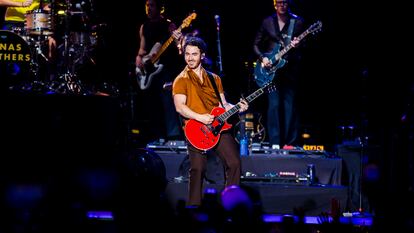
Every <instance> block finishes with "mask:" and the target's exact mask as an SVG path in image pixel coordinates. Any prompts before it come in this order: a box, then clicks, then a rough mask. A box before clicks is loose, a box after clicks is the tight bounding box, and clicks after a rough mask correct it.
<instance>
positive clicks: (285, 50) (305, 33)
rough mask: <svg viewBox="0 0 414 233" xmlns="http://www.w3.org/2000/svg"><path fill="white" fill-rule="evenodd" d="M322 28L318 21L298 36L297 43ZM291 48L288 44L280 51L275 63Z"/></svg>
mask: <svg viewBox="0 0 414 233" xmlns="http://www.w3.org/2000/svg"><path fill="white" fill-rule="evenodd" d="M321 28H322V22H320V21H318V22H316V23H314V24H313V25H312V26H310V27H309V28H308V29H307V30H306V31H304V32H302V34H300V35H299V36H298V37H297V38H298V40H299V42H300V41H301V40H302V39H303V38H305V36H307V35H308V34H309V33H313V32H315V31H318V30H320V29H321ZM291 48H293V44H292V42H290V43H289V44H288V45H287V46H286V47H285V48H284V49H282V50H280V51H279V52H278V53H277V54H276V55H275V58H276V61H278V60H280V59H281V58H282V57H283V55H285V54H286V53H287V52H288V51H289V50H290V49H291Z"/></svg>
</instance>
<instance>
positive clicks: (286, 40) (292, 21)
mask: <svg viewBox="0 0 414 233" xmlns="http://www.w3.org/2000/svg"><path fill="white" fill-rule="evenodd" d="M295 21H296V20H295V18H291V19H290V23H289V28H288V32H287V35H286V38H284V40H283V39H281V38H279V41H280V43H281V44H282V46H283V47H285V46H286V45H288V44H289V43H290V41H291V40H292V34H293V28H294V26H295ZM277 25H278V22H277V16H276V14H275V16H274V17H273V26H274V27H275V32H277V31H278V29H279V30H281V29H280V28H278V26H277Z"/></svg>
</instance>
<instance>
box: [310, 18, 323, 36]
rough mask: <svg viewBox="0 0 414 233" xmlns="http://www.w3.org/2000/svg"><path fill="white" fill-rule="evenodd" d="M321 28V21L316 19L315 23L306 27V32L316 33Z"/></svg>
mask: <svg viewBox="0 0 414 233" xmlns="http://www.w3.org/2000/svg"><path fill="white" fill-rule="evenodd" d="M321 30H322V22H321V21H317V22H316V23H314V24H312V25H311V26H310V27H309V28H308V32H309V33H313V34H315V33H317V32H320V31H321Z"/></svg>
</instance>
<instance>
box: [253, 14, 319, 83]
mask: <svg viewBox="0 0 414 233" xmlns="http://www.w3.org/2000/svg"><path fill="white" fill-rule="evenodd" d="M321 29H322V22H320V21H317V22H316V23H314V24H312V25H311V26H310V27H309V28H308V29H307V30H306V31H304V32H303V33H302V34H300V35H299V36H298V37H297V39H298V40H299V42H300V41H301V40H302V39H303V38H305V37H306V36H307V35H309V34H315V33H316V32H319V31H320V30H321ZM280 47H281V45H280V44H279V43H278V44H276V47H275V48H274V49H273V51H272V52H271V53H270V54H267V55H266V57H267V58H269V60H270V61H271V62H272V66H271V67H265V66H263V64H262V62H261V61H257V63H256V67H255V69H254V79H255V81H256V84H257V85H258V86H259V87H262V86H263V85H265V84H266V83H268V82H271V81H273V79H274V77H275V74H276V70H277V69H279V68H281V67H283V66H284V65H285V64H286V62H287V61H286V60H285V59H283V56H284V55H285V54H286V53H287V52H288V51H289V50H290V49H292V48H293V44H292V42H291V43H290V44H288V45H287V46H286V47H285V48H283V49H282V50H280ZM279 50H280V51H279Z"/></svg>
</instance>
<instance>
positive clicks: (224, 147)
mask: <svg viewBox="0 0 414 233" xmlns="http://www.w3.org/2000/svg"><path fill="white" fill-rule="evenodd" d="M205 51H206V44H205V43H204V41H203V40H202V39H200V38H198V37H192V38H188V39H187V40H186V42H185V45H184V59H185V62H186V64H187V65H186V67H185V68H184V69H183V70H182V72H181V73H180V74H179V75H178V76H177V77H176V78H175V80H174V83H173V97H174V104H175V108H176V110H177V112H178V113H179V114H180V115H181V116H182V117H183V118H184V119H185V120H187V121H188V120H190V119H192V120H196V121H198V122H200V123H202V124H205V125H208V124H211V123H213V120H214V119H215V117H214V115H211V114H210V113H211V111H212V110H213V108H214V107H218V106H220V107H222V108H225V109H226V110H229V109H231V108H232V107H233V105H232V104H230V103H228V102H227V101H226V98H225V96H224V91H223V86H222V83H221V79H220V77H219V76H218V75H216V74H213V73H211V72H208V71H207V70H205V69H204V68H203V66H202V59H203V57H204V56H205ZM209 76H211V77H209ZM210 78H211V79H212V80H214V83H215V84H216V87H217V89H215V88H214V87H213V83H212V82H211V80H210ZM216 90H217V92H218V93H219V96H217V95H216ZM238 104H239V105H240V109H239V111H240V112H243V111H246V110H247V109H248V104H247V102H246V101H245V100H241V101H240V102H239V103H238ZM195 130H197V129H195ZM212 151H214V152H215V153H216V154H217V156H218V157H219V158H220V159H221V161H222V163H223V165H224V167H225V179H226V183H225V185H226V186H229V185H238V184H239V182H240V173H241V164H240V156H239V149H238V146H237V143H236V141H235V140H234V138H233V136H232V134H231V132H229V131H223V132H222V133H221V136H220V139H219V141H218V143H217V145H216V146H215V147H213V148H212ZM207 153H208V152H207ZM188 154H189V157H190V163H191V165H190V169H189V174H190V182H189V196H188V202H187V205H188V206H199V205H200V203H201V199H202V190H203V178H204V176H205V172H206V167H207V154H206V152H204V151H202V150H199V149H197V148H195V147H194V146H193V145H191V144H190V143H188Z"/></svg>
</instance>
